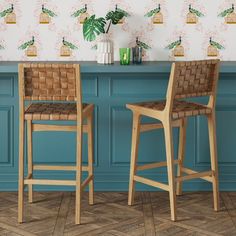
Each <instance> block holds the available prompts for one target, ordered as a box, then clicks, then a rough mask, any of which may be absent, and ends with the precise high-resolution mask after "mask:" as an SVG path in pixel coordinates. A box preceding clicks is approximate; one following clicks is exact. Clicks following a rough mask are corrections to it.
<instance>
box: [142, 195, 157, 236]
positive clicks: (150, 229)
mask: <svg viewBox="0 0 236 236" xmlns="http://www.w3.org/2000/svg"><path fill="white" fill-rule="evenodd" d="M142 203H143V216H144V225H145V234H146V235H148V236H155V235H156V233H155V224H154V220H153V212H152V203H151V197H150V193H149V192H143V193H142Z"/></svg>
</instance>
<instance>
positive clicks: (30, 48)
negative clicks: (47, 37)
mask: <svg viewBox="0 0 236 236" xmlns="http://www.w3.org/2000/svg"><path fill="white" fill-rule="evenodd" d="M18 49H20V50H25V49H26V51H25V55H26V56H27V57H37V47H36V46H35V38H34V36H32V39H31V40H30V41H28V42H25V43H23V44H22V45H20V46H19V48H18Z"/></svg>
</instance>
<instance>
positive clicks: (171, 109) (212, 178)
mask: <svg viewBox="0 0 236 236" xmlns="http://www.w3.org/2000/svg"><path fill="white" fill-rule="evenodd" d="M219 63H220V62H219V60H203V61H192V62H176V63H173V64H172V69H171V74H170V79H169V84H168V89H167V96H166V100H165V101H154V102H142V103H137V104H128V105H127V107H128V108H129V109H131V110H132V112H133V131H132V149H131V165H130V182H129V199H128V204H129V205H132V204H133V201H134V184H135V182H140V183H144V184H147V185H151V186H153V187H157V188H160V189H163V190H166V191H169V197H170V208H171V220H173V221H175V220H176V193H177V195H180V194H181V193H182V182H183V181H184V180H189V179H194V178H201V179H204V180H206V181H209V182H211V183H212V185H213V197H214V209H215V211H218V210H219V188H218V165H217V150H216V149H217V147H216V127H215V103H216V90H217V83H218V78H219ZM203 96H207V97H209V101H208V104H207V105H203V104H199V103H194V102H190V101H185V100H183V99H186V98H192V97H203ZM199 115H205V116H206V117H207V119H208V128H209V143H210V155H211V170H210V171H205V172H196V171H194V170H191V169H188V168H185V167H184V166H183V161H184V150H185V140H186V124H187V118H188V117H190V116H199ZM141 116H146V117H151V118H154V119H157V120H159V121H160V122H161V123H160V124H141ZM173 127H180V132H179V150H178V160H174V151H173V135H172V128H173ZM160 128H164V134H165V146H166V159H167V162H161V163H152V164H147V165H142V166H138V165H137V155H138V145H139V135H140V133H141V132H146V131H149V130H154V129H160ZM174 164H177V165H178V173H177V177H175V173H174ZM163 166H167V172H168V184H163V183H160V182H156V181H153V180H151V179H147V178H143V177H141V176H138V175H137V174H136V172H137V170H147V169H153V168H157V167H163ZM183 173H185V174H186V175H182V174H183ZM176 185H177V189H176Z"/></svg>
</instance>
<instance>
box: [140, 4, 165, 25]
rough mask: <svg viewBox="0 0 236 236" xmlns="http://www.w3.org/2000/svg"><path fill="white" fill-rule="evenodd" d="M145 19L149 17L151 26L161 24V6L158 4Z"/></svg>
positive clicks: (162, 18) (162, 20)
mask: <svg viewBox="0 0 236 236" xmlns="http://www.w3.org/2000/svg"><path fill="white" fill-rule="evenodd" d="M144 16H145V17H150V18H151V19H152V23H153V24H163V22H164V17H163V14H162V12H161V4H158V7H157V8H155V9H152V10H150V11H149V12H147V13H146V14H145V15H144Z"/></svg>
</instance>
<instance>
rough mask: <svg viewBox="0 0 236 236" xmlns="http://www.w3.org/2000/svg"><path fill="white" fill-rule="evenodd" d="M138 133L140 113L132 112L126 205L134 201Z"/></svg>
mask: <svg viewBox="0 0 236 236" xmlns="http://www.w3.org/2000/svg"><path fill="white" fill-rule="evenodd" d="M139 135H140V115H139V114H137V113H134V114H133V131H132V144H131V162H130V179H129V197H128V205H129V206H131V205H132V204H133V202H134V191H135V189H134V184H135V183H134V175H135V173H136V162H137V157H138V145H139Z"/></svg>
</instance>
